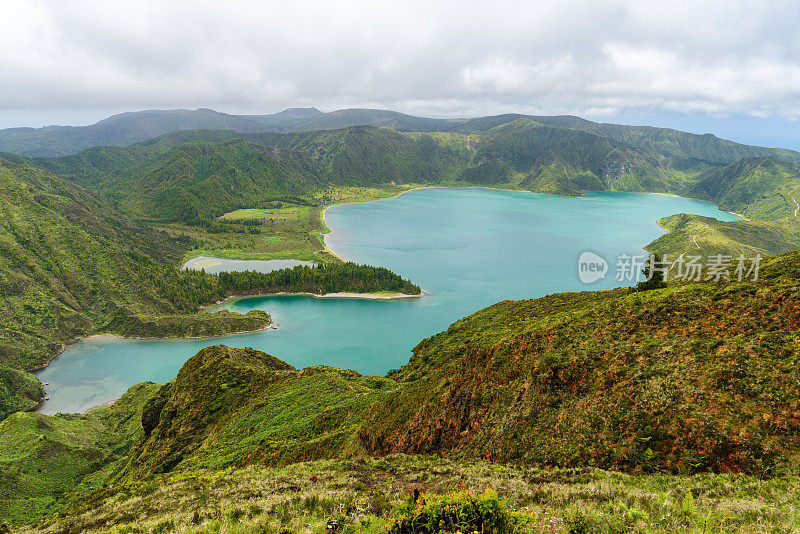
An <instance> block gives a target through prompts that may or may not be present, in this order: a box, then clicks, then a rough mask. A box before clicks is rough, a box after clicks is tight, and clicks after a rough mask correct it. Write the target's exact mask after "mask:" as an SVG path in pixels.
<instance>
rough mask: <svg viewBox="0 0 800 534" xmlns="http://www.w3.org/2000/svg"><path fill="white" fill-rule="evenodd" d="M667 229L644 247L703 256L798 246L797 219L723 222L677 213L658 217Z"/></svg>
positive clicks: (768, 251)
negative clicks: (661, 217) (665, 232)
mask: <svg viewBox="0 0 800 534" xmlns="http://www.w3.org/2000/svg"><path fill="white" fill-rule="evenodd" d="M658 224H660V225H661V227H662V228H664V229H665V230H667V231H668V232H669V233H667V234H664V235H663V236H661V237H659V238H658V239H656V240H655V241H653V242H651V243H650V244H648V245H647V250H649V251H651V252H653V253H655V254H661V255H664V254H666V255H669V257H672V258H676V257H677V256H679V255H680V254H683V253H685V254H695V255H699V256H702V257H704V258H707V257H708V256H710V255H712V254H727V255H730V256H733V257H734V258H736V257H738V256H739V255H740V254H745V255H746V256H747V257H748V258H749V257H753V256H755V255H756V254H761V255H762V256H770V255H773V254H780V253H783V252H789V251H792V250H797V249H800V219H796V218H794V217H790V218H789V219H779V220H777V221H744V220H742V221H733V222H723V221H718V220H717V219H714V218H711V217H702V216H700V215H688V214H686V213H681V214H679V215H671V216H669V217H665V218H663V219H661V220H659V221H658Z"/></svg>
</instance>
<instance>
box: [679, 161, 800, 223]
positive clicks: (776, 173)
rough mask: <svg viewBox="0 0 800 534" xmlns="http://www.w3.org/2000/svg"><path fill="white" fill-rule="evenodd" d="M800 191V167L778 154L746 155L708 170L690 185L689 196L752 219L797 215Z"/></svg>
mask: <svg viewBox="0 0 800 534" xmlns="http://www.w3.org/2000/svg"><path fill="white" fill-rule="evenodd" d="M798 191H800V169H798V167H797V166H796V165H791V164H789V163H786V162H784V161H780V160H777V159H775V158H751V159H743V160H740V161H738V162H736V163H734V164H732V165H728V166H726V167H723V168H720V169H715V170H713V171H708V172H706V173H705V174H703V175H701V176H700V177H699V180H698V181H697V183H695V184H693V185H692V186H691V187H690V188H688V189H687V191H686V192H687V193H688V194H689V196H692V197H694V198H699V199H701V200H708V201H711V202H713V203H715V204H717V205H719V206H720V207H721V208H722V209H725V210H728V211H733V212H737V213H742V214H743V215H744V216H745V217H748V218H750V219H779V218H784V217H793V216H794V214H795V211H796V210H797V207H798V206H797V204H795V202H794V200H792V195H795V194H796V193H797V192H798Z"/></svg>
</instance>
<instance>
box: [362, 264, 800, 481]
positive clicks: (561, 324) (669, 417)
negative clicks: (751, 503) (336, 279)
mask: <svg viewBox="0 0 800 534" xmlns="http://www.w3.org/2000/svg"><path fill="white" fill-rule="evenodd" d="M798 259H800V255H798V254H790V255H784V256H778V257H776V259H773V260H770V261H771V263H770V264H768V265H765V266H764V267H763V269H762V279H761V280H759V281H758V282H757V283H740V284H739V283H733V284H723V285H713V284H691V285H679V286H671V287H669V288H667V289H664V290H656V291H649V292H642V293H637V292H630V291H628V290H624V289H621V290H614V291H610V292H586V293H573V294H558V295H551V296H549V297H545V298H543V299H537V300H533V301H519V302H512V301H506V302H501V303H499V304H496V305H494V306H491V307H489V308H487V309H485V310H482V311H480V312H478V313H476V314H474V315H472V316H470V317H467V318H465V319H463V320H461V321H459V322H457V323H455V324H454V325H452V326H451V327H450V328H449V329H448V330H447V331H446V332H443V333H442V334H439V335H437V336H434V337H432V338H430V339H428V340H425V341H423V342H422V343H420V344H419V345H418V346H417V347H416V348H415V349H414V355H413V357H412V358H411V361H410V362H409V364H408V365H406V366H404V367H403V368H402V369H400V370H399V371H398V372H397V373H396V374H394V375H393V377H394V378H395V379H397V380H399V381H400V382H401V389H400V391H399V392H398V393H397V394H396V395H393V396H391V397H390V398H387V399H386V400H384V401H383V402H382V403H381V404H380V405H378V406H376V407H375V408H374V409H373V411H372V414H373V415H372V416H371V418H370V420H369V421H368V422H367V423H366V424H365V425H364V427H363V428H362V430H361V431H360V437H361V439H362V442H363V443H364V445H365V447H366V448H367V449H368V450H370V451H372V452H373V453H388V452H409V453H430V452H437V453H446V454H452V455H465V456H475V455H479V456H482V457H487V458H491V459H495V460H502V461H524V462H533V463H538V464H544V465H558V466H575V465H596V466H602V467H606V468H617V469H626V470H627V469H631V470H633V469H635V470H645V471H658V470H668V471H673V472H680V471H693V470H714V471H728V470H732V471H745V472H749V473H755V474H758V473H761V472H763V471H764V470H765V469H768V470H780V469H783V468H784V467H786V466H788V465H793V459H794V458H795V457H796V455H797V453H798V451H799V450H800V449H798V447H799V446H800V441H798V439H797V436H798V435H800V434H798V430H800V427H798V421H800V413H798V412H797V407H798V399H800V390H798V389H797V383H796V381H795V380H794V379H793V378H792V376H793V374H794V373H795V369H796V368H797V366H798V365H799V364H800V361H798V354H800V353H798V350H797V334H796V328H797V326H798V320H799V319H798V318H800V301H798V299H797V295H798V293H797V290H798V271H797V268H796V262H797V260H798ZM778 273H780V276H779V277H776V276H777V275H778Z"/></svg>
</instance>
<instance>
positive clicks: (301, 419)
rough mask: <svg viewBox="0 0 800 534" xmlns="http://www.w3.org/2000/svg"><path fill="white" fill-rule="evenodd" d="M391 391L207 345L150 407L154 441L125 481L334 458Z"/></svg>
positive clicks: (373, 381)
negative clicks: (179, 472)
mask: <svg viewBox="0 0 800 534" xmlns="http://www.w3.org/2000/svg"><path fill="white" fill-rule="evenodd" d="M393 387H394V383H393V382H392V381H390V380H387V379H383V378H377V377H364V376H362V375H360V374H358V373H356V372H354V371H345V370H341V369H334V368H330V367H324V366H320V367H310V368H306V369H303V370H296V369H294V368H293V367H292V366H290V365H288V364H287V363H285V362H283V361H281V360H278V359H277V358H273V357H272V356H269V355H266V354H264V353H262V352H259V351H256V350H253V349H231V348H228V347H225V346H223V345H216V346H212V347H208V348H206V349H203V350H202V351H200V352H199V353H198V354H197V355H195V356H194V357H192V358H191V359H190V360H189V361H187V362H186V363H185V364H184V366H183V367H182V368H181V371H180V373H178V376H177V378H176V379H175V380H174V381H173V382H171V383H170V384H167V385H166V386H164V387H163V388H162V390H161V391H160V392H159V394H158V397H157V398H156V399H155V400H154V401H152V402H151V404H150V405H149V406H148V407H147V408H146V410H145V414H146V417H147V419H146V421H147V423H146V426H147V434H148V437H147V439H145V440H144V441H142V442H140V443H139V444H138V445H137V447H136V449H135V450H134V451H133V453H132V455H131V459H130V463H129V467H128V469H127V472H126V476H129V477H130V476H134V477H142V476H147V475H150V474H153V473H161V472H166V471H170V470H173V469H184V470H192V469H198V468H207V467H213V468H220V467H226V466H231V465H233V466H242V465H247V464H250V463H287V462H293V461H301V460H304V459H308V458H317V457H325V456H334V455H336V454H338V453H339V452H341V451H343V450H344V449H346V448H348V447H349V446H350V442H351V440H352V436H353V435H354V433H355V431H356V429H357V427H358V425H359V423H360V422H361V421H362V420H363V418H364V417H365V414H366V412H367V410H368V409H369V407H370V406H371V405H372V404H373V402H374V401H375V400H376V399H377V398H379V397H381V396H383V395H385V394H387V392H390V391H391V389H392V388H393Z"/></svg>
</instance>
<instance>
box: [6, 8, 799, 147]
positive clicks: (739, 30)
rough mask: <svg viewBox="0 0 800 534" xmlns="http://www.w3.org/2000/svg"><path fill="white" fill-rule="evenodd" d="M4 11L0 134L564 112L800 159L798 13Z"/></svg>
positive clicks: (721, 10) (740, 10)
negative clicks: (225, 120)
mask: <svg viewBox="0 0 800 534" xmlns="http://www.w3.org/2000/svg"><path fill="white" fill-rule="evenodd" d="M0 6H1V7H2V11H0V13H2V16H1V17H0V127H8V126H19V125H25V126H42V125H44V124H53V123H57V124H88V123H91V122H94V121H96V120H98V119H100V118H103V117H105V116H107V115H109V114H112V113H115V112H120V111H128V110H138V109H148V108H178V107H180V108H196V107H210V108H214V109H217V110H219V111H225V112H229V113H271V112H275V111H279V110H281V109H283V108H286V107H289V106H316V107H318V108H320V109H322V110H323V111H332V110H334V109H338V108H343V107H355V106H359V107H379V108H388V109H395V110H398V111H403V112H406V113H411V114H419V115H428V116H438V117H441V116H476V115H488V114H497V113H504V112H523V113H537V114H565V113H569V114H576V115H580V116H584V117H587V118H591V119H594V120H603V121H610V122H627V123H652V124H656V125H666V126H674V127H679V128H682V129H686V130H690V131H698V132H704V131H711V132H714V133H718V134H721V135H722V136H725V137H730V138H735V139H737V140H743V141H746V142H757V143H759V144H768V145H773V146H787V147H793V148H800V121H798V119H800V37H799V36H800V2H797V1H796V0H787V1H785V2H782V1H769V0H761V1H738V0H726V1H720V2H716V1H707V2H704V1H701V0H691V1H663V0H662V1H658V2H656V1H648V0H634V1H622V0H619V1H615V0H607V1H603V0H589V1H570V0H558V1H554V2H538V1H520V2H502V1H498V0H493V1H491V2H487V1H482V2H474V3H471V2H468V1H465V0H459V1H456V2H434V1H433V0H427V1H423V2H416V1H410V0H402V1H394V2H391V3H389V2H379V1H377V0H372V1H367V2H345V1H340V0H337V1H329V0H325V1H319V2H303V1H296V0H292V1H287V0H282V1H280V2H269V1H258V2H244V1H231V0H226V1H224V2H223V1H213V2H210V1H209V2H205V1H194V2H183V1H176V0H169V1H164V0H161V1H153V2H149V1H134V0H127V1H125V2H109V1H108V0H99V1H69V0H53V1H50V2H47V1H36V0H30V1H24V2H23V1H18V0H0Z"/></svg>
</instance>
